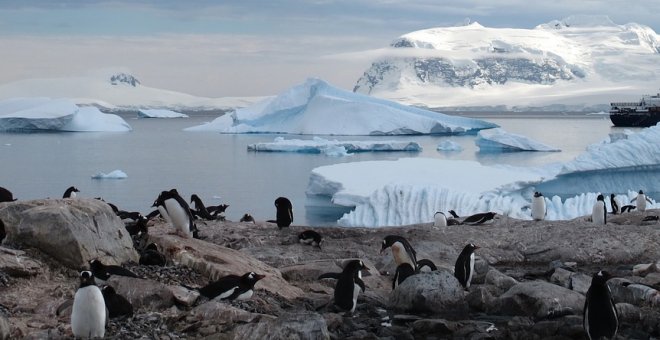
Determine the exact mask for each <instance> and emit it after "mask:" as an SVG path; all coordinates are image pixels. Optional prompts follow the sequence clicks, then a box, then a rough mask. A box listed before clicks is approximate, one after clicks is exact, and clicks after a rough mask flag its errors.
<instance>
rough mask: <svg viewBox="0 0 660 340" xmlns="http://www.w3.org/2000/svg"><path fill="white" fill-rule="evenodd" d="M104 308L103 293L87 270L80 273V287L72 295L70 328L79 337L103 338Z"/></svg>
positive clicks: (105, 316)
mask: <svg viewBox="0 0 660 340" xmlns="http://www.w3.org/2000/svg"><path fill="white" fill-rule="evenodd" d="M106 318H107V315H106V310H105V301H104V300H103V294H102V293H101V290H100V289H99V287H97V286H96V283H95V282H94V275H92V273H91V272H89V271H83V272H81V273H80V287H79V288H78V290H76V294H75V295H74V297H73V307H72V308H71V330H72V331H73V336H74V337H76V338H81V339H91V338H103V336H104V335H105V324H106Z"/></svg>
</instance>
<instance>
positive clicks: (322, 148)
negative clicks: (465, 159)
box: [247, 137, 422, 155]
mask: <svg viewBox="0 0 660 340" xmlns="http://www.w3.org/2000/svg"><path fill="white" fill-rule="evenodd" d="M247 149H248V150H249V151H266V152H300V153H323V154H331V155H336V154H337V153H338V152H339V154H350V153H356V152H370V151H414V152H418V151H422V146H421V145H419V143H416V142H400V141H392V140H385V141H338V140H327V139H324V138H320V137H314V139H311V140H302V139H284V138H282V137H277V138H275V141H274V142H272V143H255V144H249V145H248V146H247ZM342 150H343V152H342Z"/></svg>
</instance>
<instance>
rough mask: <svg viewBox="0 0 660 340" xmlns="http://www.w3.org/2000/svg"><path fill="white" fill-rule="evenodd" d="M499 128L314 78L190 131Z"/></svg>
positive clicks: (400, 132)
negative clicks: (332, 84) (334, 85)
mask: <svg viewBox="0 0 660 340" xmlns="http://www.w3.org/2000/svg"><path fill="white" fill-rule="evenodd" d="M494 127H497V125H496V124H493V123H489V122H486V121H483V120H478V119H472V118H465V117H457V116H450V115H445V114H442V113H438V112H434V111H429V110H424V109H420V108H416V107H411V106H405V105H401V104H398V103H395V102H392V101H388V100H384V99H378V98H374V97H370V96H367V95H362V94H358V93H353V92H349V91H345V90H341V89H338V88H336V87H333V86H331V85H329V84H328V83H326V82H325V81H323V80H320V79H315V78H311V79H308V80H307V81H306V82H305V83H303V84H301V85H298V86H294V87H292V88H290V89H289V90H287V91H285V92H284V93H282V94H280V95H278V96H276V97H273V98H268V99H266V100H264V101H261V102H259V103H256V104H254V105H251V106H248V107H245V108H240V109H236V110H235V111H234V112H232V113H231V114H226V115H223V116H221V117H218V118H216V119H215V120H213V121H212V122H210V123H206V124H204V125H199V126H194V127H190V128H187V129H186V131H217V132H222V133H287V134H301V135H363V136H364V135H420V134H465V133H476V132H477V131H479V130H482V129H489V128H494Z"/></svg>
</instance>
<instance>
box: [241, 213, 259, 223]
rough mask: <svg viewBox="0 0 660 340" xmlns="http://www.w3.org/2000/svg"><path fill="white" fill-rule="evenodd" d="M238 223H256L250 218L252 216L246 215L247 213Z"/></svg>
mask: <svg viewBox="0 0 660 340" xmlns="http://www.w3.org/2000/svg"><path fill="white" fill-rule="evenodd" d="M240 222H252V223H256V222H255V221H254V217H252V215H250V214H247V213H246V214H245V215H243V217H241V220H240Z"/></svg>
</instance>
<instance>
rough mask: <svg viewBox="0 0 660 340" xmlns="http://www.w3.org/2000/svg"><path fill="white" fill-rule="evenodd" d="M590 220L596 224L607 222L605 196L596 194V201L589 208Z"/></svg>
mask: <svg viewBox="0 0 660 340" xmlns="http://www.w3.org/2000/svg"><path fill="white" fill-rule="evenodd" d="M591 220H592V221H593V222H594V224H598V225H601V224H606V223H607V208H606V207H605V197H604V196H603V195H598V197H597V198H596V203H594V207H593V209H592V210H591Z"/></svg>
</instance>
